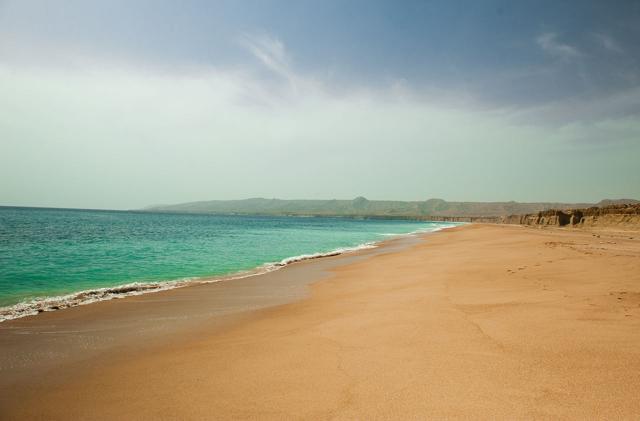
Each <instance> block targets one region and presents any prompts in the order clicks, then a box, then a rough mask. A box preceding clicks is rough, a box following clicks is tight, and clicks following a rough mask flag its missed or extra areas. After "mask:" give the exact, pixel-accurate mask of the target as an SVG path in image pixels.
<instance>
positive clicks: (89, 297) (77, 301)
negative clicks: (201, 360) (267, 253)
mask: <svg viewBox="0 0 640 421" xmlns="http://www.w3.org/2000/svg"><path fill="white" fill-rule="evenodd" d="M375 247H377V245H376V244H375V243H365V244H361V245H359V246H356V247H342V248H338V249H334V250H331V251H328V252H324V253H313V254H301V255H298V256H292V257H287V258H285V259H282V260H280V261H279V262H269V263H265V264H263V265H262V266H259V267H258V268H256V269H253V270H249V271H242V272H237V273H235V274H232V275H226V276H220V277H214V278H211V277H207V278H200V277H191V278H182V279H177V280H172V281H155V282H132V283H128V284H123V285H117V286H113V287H105V288H95V289H88V290H83V291H79V292H74V293H70V294H65V295H58V296H53V297H37V298H34V299H31V300H28V301H23V302H20V303H17V304H14V305H11V306H7V307H0V323H1V322H4V321H7V320H13V319H19V318H21V317H26V316H34V315H36V314H40V313H44V312H50V311H56V310H62V309H65V308H70V307H77V306H81V305H86V304H92V303H96V302H99V301H108V300H113V299H118V298H124V297H130V296H135V295H142V294H148V293H152V292H160V291H166V290H170V289H176V288H182V287H185V286H189V285H197V284H209V283H214V282H221V281H229V280H234V279H241V278H247V277H250V276H256V275H261V274H264V273H268V272H272V271H274V270H278V269H281V268H283V267H285V266H287V265H290V264H292V263H296V262H301V261H304V260H311V259H319V258H322V257H331V256H338V255H341V254H344V253H350V252H355V251H358V250H365V249H370V248H375Z"/></svg>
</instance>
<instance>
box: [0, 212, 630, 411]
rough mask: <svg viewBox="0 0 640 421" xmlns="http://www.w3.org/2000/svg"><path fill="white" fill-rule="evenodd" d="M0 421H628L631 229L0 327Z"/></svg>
mask: <svg viewBox="0 0 640 421" xmlns="http://www.w3.org/2000/svg"><path fill="white" fill-rule="evenodd" d="M0 346H1V347H2V348H1V349H2V350H3V353H2V354H3V355H2V356H1V357H0V368H1V369H2V376H1V377H2V379H0V418H2V419H69V418H71V419H425V418H437V419H442V418H465V419H468V418H473V419H490V418H491V419H495V418H500V419H514V418H517V419H533V418H536V419H538V418H544V419H584V418H599V419H620V418H624V419H632V418H638V416H640V400H639V399H638V398H637V397H638V396H640V380H639V379H640V233H639V232H637V231H613V230H605V229H600V230H597V231H590V230H581V229H554V228H545V229H540V228H536V227H523V226H517V225H489V224H486V225H485V224H470V225H465V226H461V227H456V228H451V229H446V230H443V231H440V232H437V233H431V234H425V235H422V236H417V237H408V238H405V239H401V240H391V241H389V242H387V243H385V244H383V245H382V246H381V247H378V248H376V249H372V250H363V251H360V252H357V253H351V254H344V255H341V256H335V257H328V258H323V259H315V260H310V261H304V262H299V263H295V264H292V265H289V266H287V267H285V268H283V269H281V270H279V271H276V272H273V273H269V274H266V275H260V276H256V277H251V278H245V279H239V280H231V281H227V282H221V283H216V284H209V285H200V286H194V287H185V288H179V289H175V290H169V291H163V292H159V293H155V294H149V295H143V296H136V297H127V298H123V299H119V300H112V301H105V302H100V303H96V304H90V305H86V306H79V307H74V308H71V309H66V310H61V311H56V312H51V313H43V314H41V315H37V316H32V317H25V318H22V319H16V320H11V321H7V322H4V323H1V324H0Z"/></svg>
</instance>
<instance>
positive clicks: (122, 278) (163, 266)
mask: <svg viewBox="0 0 640 421" xmlns="http://www.w3.org/2000/svg"><path fill="white" fill-rule="evenodd" d="M447 225H450V224H447ZM442 226H443V224H439V223H428V222H416V221H406V220H375V219H350V218H316V217H314V218H299V217H268V216H235V215H234V216H213V215H194V214H168V213H143V212H120V211H91V210H67V209H39V208H10V207H4V208H0V307H7V306H10V305H13V304H16V303H19V302H25V301H29V300H32V299H34V298H37V297H46V296H57V295H63V294H69V293H73V292H77V291H82V290H91V289H96V288H105V287H113V286H117V285H123V284H129V283H133V282H142V283H149V282H158V281H171V280H176V279H183V278H192V277H210V276H220V275H226V274H231V273H236V272H241V271H246V270H250V269H253V268H256V267H259V266H261V265H264V264H266V263H272V262H280V261H282V260H283V259H286V258H289V257H292V256H299V255H304V254H313V253H324V252H329V251H331V250H335V249H340V248H348V247H356V246H359V245H362V244H364V243H368V242H372V241H380V240H383V239H384V238H386V237H387V236H388V235H391V234H405V233H409V232H413V231H416V230H431V229H435V228H439V227H442Z"/></svg>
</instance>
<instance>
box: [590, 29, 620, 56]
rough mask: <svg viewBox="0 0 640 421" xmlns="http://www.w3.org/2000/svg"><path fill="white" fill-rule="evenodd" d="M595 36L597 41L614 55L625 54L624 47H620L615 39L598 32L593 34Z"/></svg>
mask: <svg viewBox="0 0 640 421" xmlns="http://www.w3.org/2000/svg"><path fill="white" fill-rule="evenodd" d="M593 36H594V37H595V39H596V41H597V42H598V43H599V44H600V45H601V46H602V47H603V48H604V49H605V50H607V51H610V52H612V53H618V54H622V53H624V50H623V49H622V47H620V45H618V43H617V42H616V40H615V39H613V38H612V37H611V36H609V35H607V34H604V33H601V32H596V33H594V34H593Z"/></svg>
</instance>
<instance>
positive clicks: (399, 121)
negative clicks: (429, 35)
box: [0, 36, 640, 208]
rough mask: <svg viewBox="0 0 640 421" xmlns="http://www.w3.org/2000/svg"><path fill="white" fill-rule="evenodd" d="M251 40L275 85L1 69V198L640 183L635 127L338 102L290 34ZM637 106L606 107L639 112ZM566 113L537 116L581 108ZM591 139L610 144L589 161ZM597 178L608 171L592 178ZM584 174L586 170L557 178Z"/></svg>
mask: <svg viewBox="0 0 640 421" xmlns="http://www.w3.org/2000/svg"><path fill="white" fill-rule="evenodd" d="M242 43H243V44H242V45H243V46H244V48H246V49H247V50H248V51H250V52H251V54H252V55H253V57H255V59H256V61H257V62H258V63H260V65H261V66H262V67H263V68H264V69H266V70H267V71H268V72H269V74H272V75H275V76H276V78H275V79H276V80H275V81H274V80H270V79H267V80H265V79H264V78H262V77H260V76H262V75H259V74H256V73H255V72H251V71H247V70H246V69H241V70H239V69H235V68H214V67H204V66H202V67H197V68H193V69H185V68H181V69H171V71H166V69H163V68H156V67H154V66H141V65H139V64H135V63H132V62H127V63H121V62H116V61H115V60H113V59H111V60H100V59H98V58H95V57H94V58H92V59H91V60H87V61H83V62H81V63H80V64H79V65H78V67H74V68H72V69H70V68H67V67H55V66H42V67H37V66H27V67H22V66H20V65H18V64H16V65H13V66H9V65H6V64H0V91H1V92H3V95H2V96H0V150H2V151H3V154H0V180H1V181H0V187H1V188H0V203H4V204H10V203H14V204H20V203H22V204H33V205H51V206H78V207H121V208H127V207H140V206H145V205H147V204H149V203H170V202H185V201H191V200H201V199H208V198H243V197H249V196H268V197H285V198H286V197H299V198H327V197H339V198H347V197H354V196H356V195H359V194H362V195H365V196H367V197H372V198H389V199H425V198H428V197H434V196H435V197H445V198H448V199H455V198H459V199H464V200H474V199H475V200H505V199H517V200H541V199H545V200H555V199H558V200H560V199H562V200H572V199H573V198H575V200H585V198H588V199H593V200H599V199H600V196H604V195H606V194H614V193H616V192H612V191H611V190H610V186H612V185H614V186H619V187H617V188H619V190H620V195H624V194H625V193H626V194H630V193H633V192H635V191H637V185H640V180H639V179H638V177H639V175H638V173H637V170H636V169H635V167H636V166H637V163H636V162H635V161H636V160H635V159H634V158H635V156H637V153H640V144H639V143H638V142H637V140H636V139H638V137H637V136H638V135H639V134H640V125H638V123H637V122H636V120H634V119H632V118H626V119H621V118H613V119H603V117H602V115H603V113H605V112H608V111H606V110H604V111H602V110H600V108H597V109H586V110H581V111H580V112H579V115H573V114H571V115H569V118H570V119H571V120H570V121H567V120H564V121H562V122H559V123H558V125H556V126H554V127H550V126H546V125H544V124H540V123H539V122H538V121H534V118H532V116H531V115H525V114H526V113H525V114H522V115H519V114H516V110H514V109H507V108H498V107H494V108H490V107H487V106H486V105H484V106H483V104H478V103H476V104H470V101H471V100H468V101H465V100H463V101H460V102H457V103H456V101H455V100H451V99H450V98H448V97H447V94H448V93H446V92H445V93H441V92H431V94H430V95H420V94H413V92H412V91H415V90H414V89H412V87H411V86H409V85H408V84H407V83H406V82H404V81H403V80H401V79H392V80H390V81H389V84H388V85H387V86H380V87H377V88H373V87H360V88H354V87H349V88H347V89H344V90H343V91H342V92H339V93H336V92H333V91H332V90H331V89H330V87H327V85H328V84H323V83H321V82H319V81H318V80H317V79H316V78H315V77H314V75H313V74H309V73H306V72H302V71H296V70H295V69H296V66H295V61H294V59H293V57H292V56H291V55H290V54H289V53H288V52H287V48H286V46H285V44H284V43H283V42H282V41H280V40H278V39H277V38H275V37H272V36H259V37H256V36H243V37H242ZM282 81H284V83H281V82H282ZM637 95H638V93H637V92H636V93H634V94H633V95H631V94H629V95H628V96H625V97H621V98H618V99H616V100H615V101H614V102H613V103H611V104H608V105H607V104H605V103H604V102H598V104H599V105H598V107H600V106H603V107H605V106H606V107H607V109H611V108H612V107H614V108H623V109H628V107H630V106H632V105H633V104H634V103H636V102H635V101H636V100H637V98H638V96H637ZM456 99H457V98H456ZM474 105H476V106H474ZM557 107H558V108H554V109H549V108H545V109H543V110H533V111H535V114H536V116H539V115H541V114H545V113H546V114H552V115H563V112H567V110H573V109H577V107H576V106H575V105H571V104H569V105H567V103H562V104H557ZM517 111H519V112H523V113H524V111H523V110H522V109H521V108H519V109H518V110H517ZM584 113H587V114H588V115H589V118H592V119H593V121H592V122H585V121H584V119H583V115H584ZM536 116H534V117H536ZM519 117H522V119H521V120H519ZM518 120H519V121H518ZM616 139H621V140H620V141H619V142H614V140H616ZM587 142H589V144H590V145H594V144H595V143H598V144H599V145H602V147H601V148H600V149H598V150H597V153H592V152H591V151H593V150H594V147H584V146H585V143H587ZM578 143H580V144H578ZM586 146H589V145H586ZM623 146H624V147H623ZM567 156H571V158H572V159H571V160H567V159H566V157H567ZM61 163H64V165H61ZM540 163H544V165H545V166H546V167H545V168H546V169H545V170H544V171H540V165H541V164H540ZM612 163H613V164H615V165H613V164H612ZM607 165H609V166H607ZM595 167H604V168H607V169H608V171H606V174H604V175H602V174H600V173H598V172H593V171H591V172H589V169H591V168H595ZM575 173H580V174H585V175H584V177H582V178H581V179H580V180H579V181H578V180H576V182H575V184H572V185H571V186H568V185H563V184H562V183H556V180H557V179H560V178H562V177H564V176H565V175H566V174H575ZM614 177H617V178H615V179H614ZM400 180H401V181H400ZM498 185H499V186H500V187H499V189H496V186H498ZM548 186H554V187H552V188H549V187H548ZM554 189H555V190H554ZM634 189H635V190H634ZM569 190H570V191H571V194H572V195H575V196H567V191H569Z"/></svg>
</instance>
